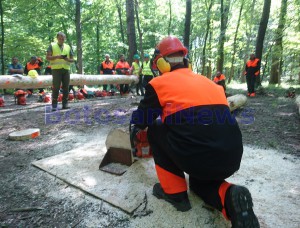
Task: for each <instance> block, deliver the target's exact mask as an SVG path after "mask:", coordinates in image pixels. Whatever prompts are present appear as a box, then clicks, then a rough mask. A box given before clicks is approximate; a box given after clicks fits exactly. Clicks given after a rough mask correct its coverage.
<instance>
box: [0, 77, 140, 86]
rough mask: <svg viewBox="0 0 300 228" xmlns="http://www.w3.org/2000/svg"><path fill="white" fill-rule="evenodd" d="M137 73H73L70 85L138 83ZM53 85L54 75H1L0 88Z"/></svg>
mask: <svg viewBox="0 0 300 228" xmlns="http://www.w3.org/2000/svg"><path fill="white" fill-rule="evenodd" d="M137 82H138V78H137V77H136V76H135V75H84V74H71V76H70V85H80V86H83V85H103V84H131V83H137ZM50 86H52V75H40V76H38V77H37V78H31V77H29V76H23V75H19V74H16V75H1V76H0V89H14V88H19V89H28V88H32V89H38V88H45V87H50Z"/></svg>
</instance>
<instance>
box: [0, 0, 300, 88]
mask: <svg viewBox="0 0 300 228" xmlns="http://www.w3.org/2000/svg"><path fill="white" fill-rule="evenodd" d="M0 16H1V18H0V19H1V21H0V23H1V25H0V29H1V41H0V46H1V50H0V51H1V53H0V58H1V59H0V69H1V74H2V75H5V74H7V64H9V63H10V62H11V58H12V57H13V56H16V57H18V58H19V62H20V63H21V64H22V65H23V66H25V64H26V62H28V61H29V59H30V57H31V56H34V55H36V56H40V57H42V58H43V59H44V60H45V55H46V50H47V47H48V46H49V44H50V43H51V42H54V41H56V38H55V37H56V34H57V32H58V31H62V32H64V33H65V34H66V36H67V41H66V42H67V43H68V44H69V45H70V46H71V47H72V49H73V51H74V55H75V58H76V64H75V65H74V66H73V69H72V73H84V74H98V72H97V66H98V65H99V64H100V63H101V62H102V61H103V60H104V54H106V53H108V54H110V56H111V59H113V60H114V62H116V61H118V56H119V54H125V55H126V56H127V60H128V61H129V63H131V62H132V58H133V55H134V54H135V53H138V54H140V55H141V56H143V54H144V53H149V54H150V55H151V54H153V52H154V48H155V46H156V44H157V43H158V42H159V41H160V40H161V39H162V38H163V37H165V36H167V35H175V36H177V37H179V38H180V39H181V40H182V41H183V43H184V45H185V46H186V47H188V49H189V55H188V57H189V59H190V61H191V62H192V66H193V70H194V71H195V72H197V73H201V74H203V75H205V76H207V77H208V78H211V77H212V76H213V75H214V74H215V72H216V71H217V70H220V71H222V72H223V73H225V75H226V77H227V79H228V83H230V82H231V81H232V80H236V81H242V82H243V81H244V80H245V77H244V76H243V72H244V66H245V63H246V61H247V60H248V58H249V54H250V53H255V54H256V56H257V57H258V58H260V59H261V62H262V68H261V69H262V70H261V75H260V80H261V81H268V82H269V83H270V84H280V83H281V82H283V81H284V82H285V81H289V82H290V83H292V84H295V85H296V84H300V48H299V47H300V1H299V0H273V1H271V0H202V1H200V0H194V1H192V0H144V1H142V0H106V1H104V0H39V1H25V0H0ZM46 65H47V63H46V64H45V66H46Z"/></svg>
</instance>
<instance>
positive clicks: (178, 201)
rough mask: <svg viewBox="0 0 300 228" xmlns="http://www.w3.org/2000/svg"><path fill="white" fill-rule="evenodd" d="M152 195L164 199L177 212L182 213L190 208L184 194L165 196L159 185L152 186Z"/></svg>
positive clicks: (186, 196)
mask: <svg viewBox="0 0 300 228" xmlns="http://www.w3.org/2000/svg"><path fill="white" fill-rule="evenodd" d="M153 195H154V196H155V197H156V198H158V199H164V200H166V201H167V202H169V203H171V204H172V205H173V206H174V207H175V208H176V209H177V211H182V212H184V211H188V210H190V209H191V208H192V207H191V204H190V201H189V198H188V195H187V193H186V192H181V193H176V194H167V193H165V192H164V190H163V189H162V187H161V185H160V183H156V184H155V185H154V186H153Z"/></svg>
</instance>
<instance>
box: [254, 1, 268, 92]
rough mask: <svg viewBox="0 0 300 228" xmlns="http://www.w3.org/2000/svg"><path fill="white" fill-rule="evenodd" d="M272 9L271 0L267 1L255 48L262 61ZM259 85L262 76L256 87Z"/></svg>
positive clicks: (258, 77)
mask: <svg viewBox="0 0 300 228" xmlns="http://www.w3.org/2000/svg"><path fill="white" fill-rule="evenodd" d="M270 8H271V0H265V1H264V9H263V12H262V17H261V20H260V24H259V29H258V34H257V40H256V47H255V55H256V58H259V59H260V60H261V58H262V52H263V47H264V39H265V34H266V29H267V25H268V21H269V16H270ZM258 85H261V80H260V76H257V78H256V86H258Z"/></svg>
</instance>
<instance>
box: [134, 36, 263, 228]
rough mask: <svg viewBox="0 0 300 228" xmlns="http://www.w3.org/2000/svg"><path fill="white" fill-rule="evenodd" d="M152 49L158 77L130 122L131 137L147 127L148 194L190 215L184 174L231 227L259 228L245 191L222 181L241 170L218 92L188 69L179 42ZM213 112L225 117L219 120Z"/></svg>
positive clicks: (234, 133) (237, 143) (233, 127)
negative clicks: (151, 168) (151, 174)
mask: <svg viewBox="0 0 300 228" xmlns="http://www.w3.org/2000/svg"><path fill="white" fill-rule="evenodd" d="M156 49H157V50H158V53H157V55H156V57H155V59H154V63H155V64H156V65H157V68H158V70H159V71H160V73H161V76H159V77H156V78H154V79H152V80H151V81H150V82H149V84H148V85H147V87H146V94H145V96H144V99H142V100H141V101H140V104H139V106H138V109H137V110H136V111H134V112H133V113H132V119H131V123H132V124H134V126H133V128H132V132H131V138H135V136H136V133H137V132H139V131H140V129H145V128H146V127H148V130H147V133H148V141H149V144H150V147H151V149H152V152H153V158H154V162H155V168H156V173H157V177H158V180H159V183H156V184H155V185H154V186H153V195H154V196H156V197H157V198H158V199H164V200H166V201H167V202H168V203H171V204H172V205H173V206H174V207H175V208H176V209H177V210H179V211H188V210H190V209H191V204H190V201H189V199H188V195H187V189H188V186H187V183H186V180H185V173H187V174H188V175H189V187H190V190H191V191H193V192H195V193H196V194H197V195H198V196H200V197H201V198H202V199H203V200H204V202H205V203H207V204H209V205H210V206H212V207H214V208H216V209H217V210H219V211H221V212H222V213H223V215H224V216H225V217H227V218H229V219H230V220H231V223H232V226H233V227H252V228H258V227H259V223H258V220H257V218H256V216H255V214H254V212H253V209H252V206H253V203H252V198H251V194H250V192H249V191H248V189H247V188H245V187H242V186H238V185H234V184H231V183H228V182H226V181H225V179H226V178H228V177H230V176H231V175H232V174H233V173H234V172H236V171H237V170H238V169H239V167H240V162H241V157H242V154H243V144H242V135H241V131H240V129H239V126H238V123H237V122H236V120H235V118H234V116H231V115H230V110H229V107H228V102H227V99H226V97H225V94H224V91H223V88H221V87H220V86H215V84H214V82H212V81H211V80H209V79H208V78H206V77H202V76H201V75H198V74H195V73H193V72H192V71H191V70H190V69H189V68H188V66H187V64H185V63H184V57H185V56H186V55H187V49H186V48H185V47H184V46H183V44H182V43H181V42H180V40H179V39H178V38H176V37H173V36H169V37H166V38H164V39H163V40H162V41H161V42H159V44H158V45H157V47H156ZM179 88H180V89H179ZM182 88H186V89H182ZM208 113H210V115H208ZM218 113H227V114H228V115H227V116H228V118H225V119H224V120H221V121H220V120H219V121H218V118H217V115H219V114H218ZM158 116H161V121H158V119H157V117H158ZM208 116H210V118H208ZM247 225H248V226H247Z"/></svg>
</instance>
